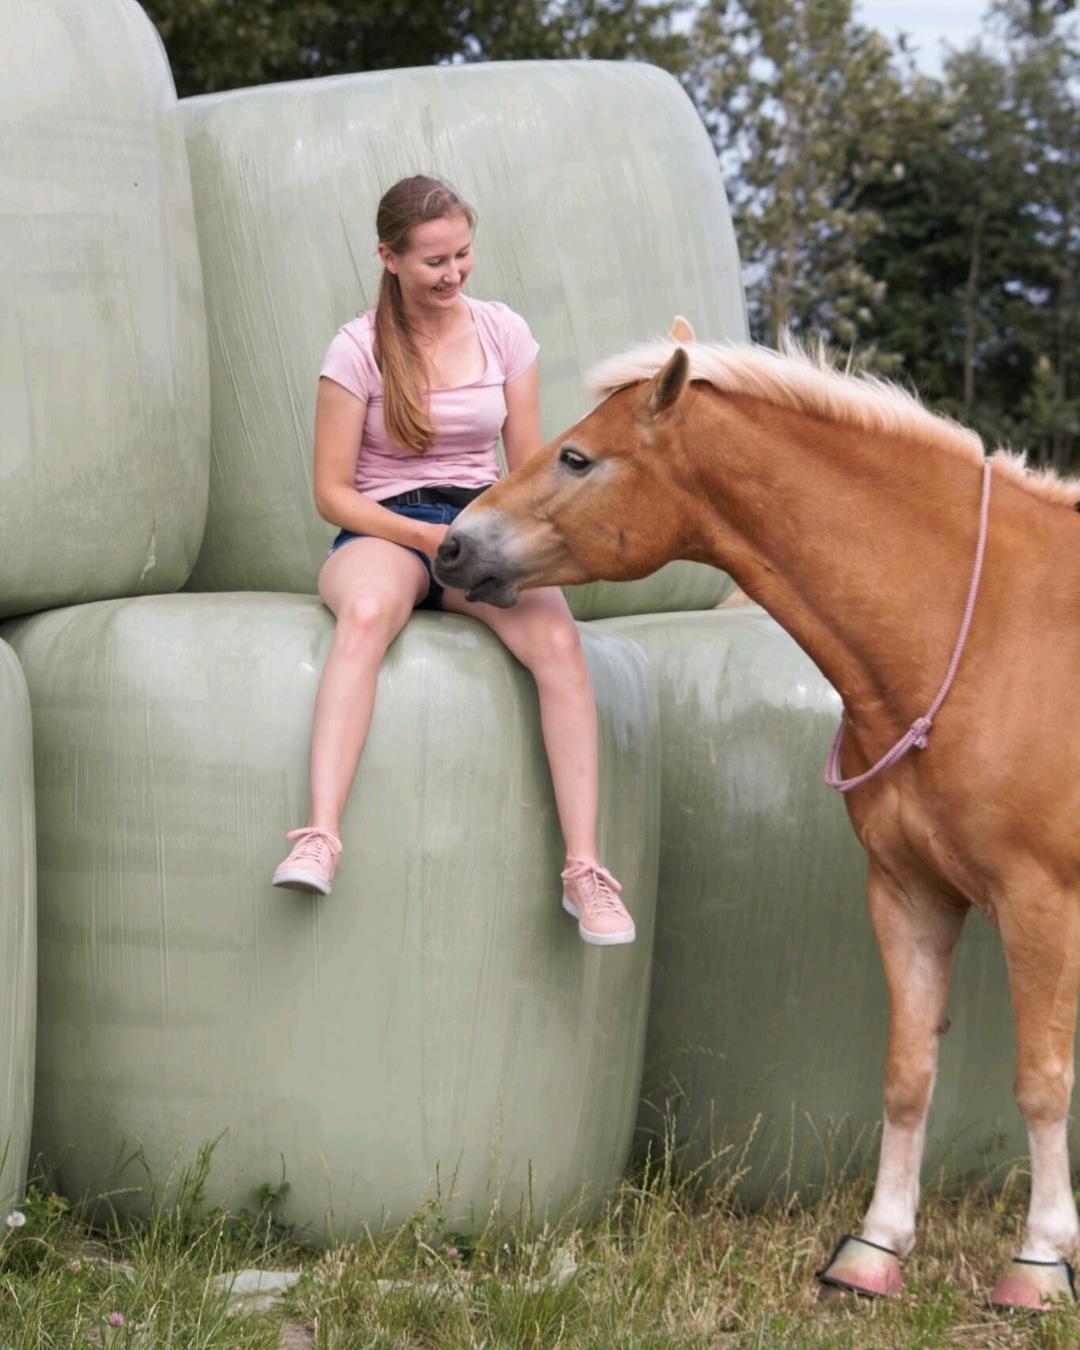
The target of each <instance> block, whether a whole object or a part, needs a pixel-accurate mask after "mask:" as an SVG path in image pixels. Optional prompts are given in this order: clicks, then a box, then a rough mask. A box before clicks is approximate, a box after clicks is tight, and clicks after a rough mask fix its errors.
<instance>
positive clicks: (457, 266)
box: [379, 211, 473, 313]
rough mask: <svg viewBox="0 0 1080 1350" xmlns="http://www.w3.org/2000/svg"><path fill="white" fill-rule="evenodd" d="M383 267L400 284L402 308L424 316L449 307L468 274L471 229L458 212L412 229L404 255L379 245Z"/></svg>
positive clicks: (471, 255)
mask: <svg viewBox="0 0 1080 1350" xmlns="http://www.w3.org/2000/svg"><path fill="white" fill-rule="evenodd" d="M379 257H380V258H381V259H382V261H383V266H384V267H386V268H387V270H388V271H390V272H393V273H394V274H395V275H396V277H397V279H398V281H399V282H400V283H401V294H402V298H403V299H404V301H405V304H406V305H407V306H408V307H409V308H410V309H412V310H415V311H420V312H423V311H427V312H428V313H432V312H436V311H440V310H445V309H449V308H450V307H451V306H453V304H454V302H455V301H456V300H457V298H458V296H459V295H460V294H461V290H462V288H463V287H464V285H465V280H466V278H467V277H468V275H469V273H470V272H471V271H472V266H473V252H472V229H471V227H470V225H469V222H468V220H467V219H466V217H465V216H464V215H463V214H462V213H461V212H460V211H458V212H455V213H454V214H453V215H452V216H440V217H439V218H438V219H436V220H425V221H424V222H423V223H422V224H420V225H414V226H413V228H412V230H410V232H409V245H408V248H406V250H405V252H404V253H394V252H393V251H392V250H391V249H390V248H388V247H387V245H386V244H380V245H379Z"/></svg>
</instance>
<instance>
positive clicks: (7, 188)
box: [0, 0, 210, 616]
mask: <svg viewBox="0 0 1080 1350" xmlns="http://www.w3.org/2000/svg"><path fill="white" fill-rule="evenodd" d="M0 50H3V52H4V53H5V55H4V75H3V94H2V106H3V116H0V215H2V219H3V224H2V225H0V272H2V273H3V276H4V302H3V304H2V305H0V476H2V479H3V485H4V489H3V492H2V493H0V539H2V540H3V541H4V543H3V566H2V567H0V616H2V615H10V614H22V613H28V612H30V611H31V610H36V609H44V608H47V607H49V606H52V605H60V604H68V603H73V602H76V601H80V600H92V599H96V598H99V597H102V596H110V595H125V594H126V595H133V594H138V593H143V592H148V591H167V590H175V589H177V588H178V587H179V586H181V585H183V583H184V581H185V579H186V578H187V575H188V573H189V572H190V570H191V567H192V564H193V563H194V561H195V556H196V554H197V552H198V548H199V541H200V538H201V536H202V531H203V526H204V524H205V519H206V493H207V482H208V473H209V429H210V427H209V423H210V411H209V379H208V374H207V356H206V316H205V312H204V309H203V297H202V276H201V272H200V268H199V258H198V250H197V247H196V241H195V227H194V220H193V218H192V207H191V183H190V179H189V176H188V168H187V156H186V153H185V150H184V141H183V136H182V132H181V128H180V123H179V118H178V114H177V110H176V95H175V93H174V91H173V84H172V77H171V75H170V74H169V67H168V65H167V63H166V60H165V54H164V52H163V51H162V49H161V44H160V42H159V41H158V38H157V34H156V33H155V32H154V29H153V27H152V26H151V24H150V22H149V20H148V19H147V18H146V16H145V15H144V14H143V12H142V10H141V9H140V8H139V7H138V5H136V4H134V3H132V2H131V0H95V3H94V4H92V5H88V4H86V3H85V0H13V3H10V4H6V5H4V6H3V8H2V9H0Z"/></svg>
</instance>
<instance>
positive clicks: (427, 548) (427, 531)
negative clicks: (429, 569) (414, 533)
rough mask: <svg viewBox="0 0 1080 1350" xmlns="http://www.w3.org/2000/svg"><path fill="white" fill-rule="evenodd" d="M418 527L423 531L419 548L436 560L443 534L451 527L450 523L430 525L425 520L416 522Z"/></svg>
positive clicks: (418, 544)
mask: <svg viewBox="0 0 1080 1350" xmlns="http://www.w3.org/2000/svg"><path fill="white" fill-rule="evenodd" d="M416 525H417V529H419V530H420V531H421V533H420V537H419V541H418V543H417V548H419V549H421V550H422V551H423V552H424V553H426V554H427V555H428V557H429V558H430V559H431V560H432V561H433V562H434V560H435V554H436V553H438V551H439V545H440V544H441V543H442V541H443V536H444V535H445V534H446V531H447V530H448V529H449V528H450V526H449V525H428V524H425V523H424V522H423V521H417V522H416Z"/></svg>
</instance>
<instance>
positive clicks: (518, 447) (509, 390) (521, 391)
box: [502, 361, 543, 473]
mask: <svg viewBox="0 0 1080 1350" xmlns="http://www.w3.org/2000/svg"><path fill="white" fill-rule="evenodd" d="M503 391H504V393H505V395H506V421H505V422H504V423H503V429H502V438H503V449H504V450H505V451H506V465H507V468H508V469H509V470H510V471H511V473H512V472H513V471H514V469H516V468H518V467H519V466H520V465H522V464H524V463H525V461H526V460H527V459H528V458H529V456H530V455H534V454H535V453H536V452H537V450H539V449H540V447H541V446H542V444H543V442H542V441H541V439H540V363H539V361H534V362H533V363H532V365H531V366H530V367H529V369H528V370H526V371H523V372H522V373H521V374H520V375H519V376H518V377H517V379H516V380H510V381H509V382H508V383H507V384H505V385H504V386H503Z"/></svg>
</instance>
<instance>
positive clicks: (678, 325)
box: [667, 314, 694, 342]
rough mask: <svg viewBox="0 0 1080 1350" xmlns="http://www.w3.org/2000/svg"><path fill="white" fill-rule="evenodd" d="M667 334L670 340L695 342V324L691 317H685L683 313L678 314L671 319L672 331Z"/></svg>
mask: <svg viewBox="0 0 1080 1350" xmlns="http://www.w3.org/2000/svg"><path fill="white" fill-rule="evenodd" d="M667 336H668V341H669V342H693V340H694V328H693V325H692V324H691V323H690V320H689V319H684V318H683V316H682V315H681V314H676V315H675V317H674V318H673V319H672V321H671V331H670V332H669V333H668V335H667Z"/></svg>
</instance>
